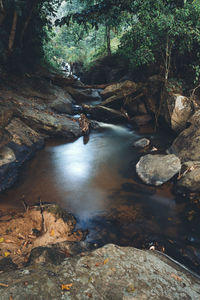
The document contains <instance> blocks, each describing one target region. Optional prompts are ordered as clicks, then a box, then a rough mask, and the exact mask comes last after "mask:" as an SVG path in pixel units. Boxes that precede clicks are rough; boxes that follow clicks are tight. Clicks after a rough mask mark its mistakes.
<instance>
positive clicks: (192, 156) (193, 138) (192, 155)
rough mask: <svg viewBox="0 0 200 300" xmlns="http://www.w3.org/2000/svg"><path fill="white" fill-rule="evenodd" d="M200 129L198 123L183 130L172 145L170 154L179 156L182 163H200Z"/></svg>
mask: <svg viewBox="0 0 200 300" xmlns="http://www.w3.org/2000/svg"><path fill="white" fill-rule="evenodd" d="M199 147H200V129H199V126H198V123H196V124H191V125H190V126H189V127H188V128H186V129H185V130H183V131H182V132H181V133H180V134H179V135H178V136H177V138H176V139H175V140H174V142H173V143H172V145H171V147H170V148H169V153H173V154H175V155H177V156H178V157H179V158H180V160H181V161H182V162H187V161H190V160H192V161H200V152H199V149H200V148H199Z"/></svg>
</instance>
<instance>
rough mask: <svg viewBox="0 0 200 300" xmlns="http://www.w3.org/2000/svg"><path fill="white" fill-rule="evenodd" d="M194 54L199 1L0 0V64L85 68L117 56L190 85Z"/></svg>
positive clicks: (195, 75) (199, 35)
mask: <svg viewBox="0 0 200 300" xmlns="http://www.w3.org/2000/svg"><path fill="white" fill-rule="evenodd" d="M59 7H60V9H58V8H59ZM54 22H55V24H56V26H55V25H54V26H53V23H54ZM199 49H200V1H199V0H176V1H173V0H143V1H140V0H66V1H64V0H0V64H1V65H2V64H10V65H15V66H16V65H17V64H18V65H20V64H21V65H22V64H26V65H29V66H31V65H35V63H36V62H37V61H41V59H44V57H45V59H46V60H47V61H50V62H51V63H52V62H53V63H54V64H55V65H56V64H57V65H59V63H60V61H63V60H66V61H69V62H74V61H81V62H84V63H90V62H91V61H92V60H95V59H96V58H97V57H99V56H100V55H111V54H112V53H113V52H117V53H118V54H119V55H121V56H123V57H126V58H128V59H129V62H130V68H132V69H137V68H141V67H148V66H155V65H156V66H157V70H158V69H159V70H160V73H161V74H162V75H163V77H164V78H165V80H168V77H169V76H172V77H174V76H179V77H181V76H185V74H188V77H190V78H191V79H192V81H193V82H194V81H197V80H198V79H199V74H200V67H199V65H200V51H199Z"/></svg>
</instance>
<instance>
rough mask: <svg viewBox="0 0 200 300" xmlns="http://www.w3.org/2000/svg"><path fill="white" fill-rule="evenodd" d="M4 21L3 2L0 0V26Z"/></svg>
mask: <svg viewBox="0 0 200 300" xmlns="http://www.w3.org/2000/svg"><path fill="white" fill-rule="evenodd" d="M4 19H5V10H4V7H3V1H2V0H0V26H1V25H2V23H3V21H4Z"/></svg>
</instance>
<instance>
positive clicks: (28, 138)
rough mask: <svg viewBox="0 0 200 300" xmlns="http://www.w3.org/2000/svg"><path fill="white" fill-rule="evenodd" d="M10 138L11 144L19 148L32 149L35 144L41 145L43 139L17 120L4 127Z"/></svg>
mask: <svg viewBox="0 0 200 300" xmlns="http://www.w3.org/2000/svg"><path fill="white" fill-rule="evenodd" d="M6 129H7V131H8V132H9V134H10V136H11V142H12V143H14V144H16V145H18V146H19V147H20V146H21V147H24V146H26V147H29V148H31V147H33V146H34V145H35V144H37V143H38V144H40V143H43V141H44V138H43V136H41V135H40V134H38V133H37V132H36V131H34V130H33V129H32V128H30V127H29V126H27V125H26V124H25V123H24V122H22V121H21V120H20V119H19V118H14V119H13V120H12V121H11V122H10V124H9V125H8V126H7V127H6Z"/></svg>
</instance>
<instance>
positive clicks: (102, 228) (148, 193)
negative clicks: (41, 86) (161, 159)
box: [0, 124, 191, 255]
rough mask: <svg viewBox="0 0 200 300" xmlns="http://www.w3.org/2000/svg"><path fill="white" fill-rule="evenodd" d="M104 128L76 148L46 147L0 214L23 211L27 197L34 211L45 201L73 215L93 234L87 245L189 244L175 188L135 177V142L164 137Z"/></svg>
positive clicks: (64, 144) (7, 197)
mask: <svg viewBox="0 0 200 300" xmlns="http://www.w3.org/2000/svg"><path fill="white" fill-rule="evenodd" d="M103 127H104V128H103V130H102V131H101V132H95V133H91V135H90V138H89V141H88V143H85V141H84V140H83V137H81V138H79V139H78V140H76V141H74V142H72V143H67V142H65V141H64V140H56V141H49V142H47V145H46V147H45V149H44V150H41V151H39V152H37V154H36V156H35V158H34V159H33V160H31V161H29V162H28V163H27V164H26V166H25V167H24V170H23V172H22V174H21V175H20V178H19V180H18V182H17V184H15V186H14V187H13V188H11V189H10V190H8V191H6V192H4V193H2V194H1V195H0V200H1V201H0V209H1V208H3V207H4V206H6V207H8V206H10V207H19V206H21V207H22V204H21V202H20V199H21V197H22V195H24V196H25V200H26V202H27V203H28V204H30V205H31V204H34V203H36V202H38V197H41V200H42V201H43V202H56V203H58V204H59V205H61V206H62V207H63V208H65V209H66V210H68V211H70V212H71V213H72V214H74V215H75V216H76V218H77V220H78V223H77V226H78V227H80V228H83V229H88V230H89V234H88V237H87V241H88V242H92V243H97V244H98V245H103V244H105V243H117V244H119V245H131V246H137V247H144V246H145V242H146V241H151V240H161V241H162V242H163V243H164V244H165V242H166V241H168V240H170V241H171V240H173V241H174V240H179V241H181V242H183V243H184V242H185V240H186V238H187V236H188V234H190V231H191V228H190V226H188V223H187V222H186V221H185V219H186V218H185V216H184V213H183V209H184V207H185V203H183V202H180V203H179V202H177V201H176V199H175V197H174V196H173V194H172V192H171V184H170V183H167V184H165V185H163V186H162V187H159V188H155V187H148V186H146V185H144V184H143V183H142V182H140V180H139V179H138V178H137V176H136V174H135V164H136V162H137V161H138V158H139V157H140V156H141V153H138V151H137V150H136V149H135V148H134V147H133V146H132V145H133V143H134V141H136V140H138V139H139V138H141V137H143V136H145V137H150V138H151V140H152V143H154V141H155V143H156V141H157V139H158V140H159V137H157V136H155V135H152V133H149V134H145V135H144V134H138V133H135V132H134V131H132V130H131V129H128V128H126V127H123V126H117V125H109V124H103ZM166 143H168V141H166ZM153 145H154V144H153ZM156 146H157V145H156ZM177 247H178V246H177ZM170 254H171V253H170ZM172 255H173V254H172Z"/></svg>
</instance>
